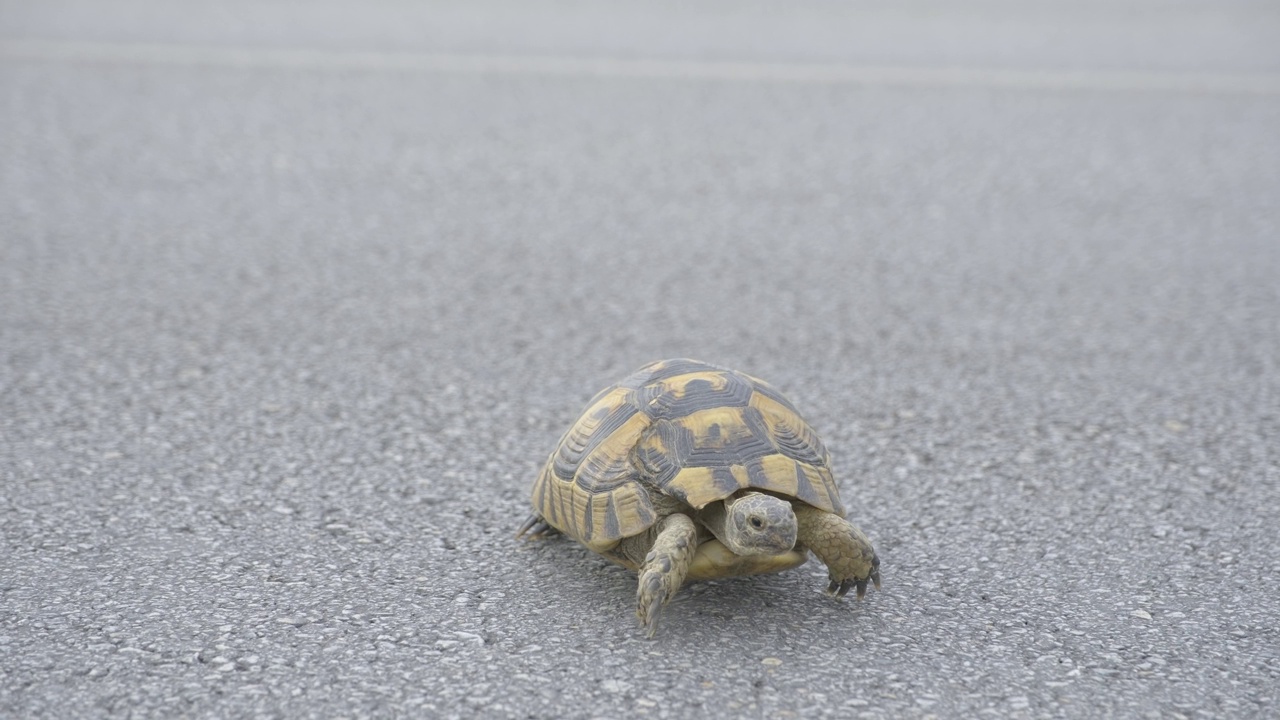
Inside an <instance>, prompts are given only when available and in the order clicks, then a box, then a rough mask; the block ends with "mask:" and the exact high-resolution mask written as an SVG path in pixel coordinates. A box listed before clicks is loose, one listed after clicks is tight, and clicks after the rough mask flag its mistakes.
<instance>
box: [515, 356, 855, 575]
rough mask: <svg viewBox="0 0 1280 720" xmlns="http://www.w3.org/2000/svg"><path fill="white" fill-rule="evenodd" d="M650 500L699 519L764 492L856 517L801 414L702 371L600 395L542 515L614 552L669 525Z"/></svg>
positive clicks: (548, 487)
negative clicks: (739, 497) (713, 507)
mask: <svg viewBox="0 0 1280 720" xmlns="http://www.w3.org/2000/svg"><path fill="white" fill-rule="evenodd" d="M648 488H656V489H657V490H659V491H661V492H664V493H666V494H668V495H670V496H672V497H675V498H678V499H680V500H681V501H683V502H685V503H688V504H689V505H691V506H693V507H694V508H701V507H703V506H705V505H706V504H707V503H710V502H715V501H716V500H723V499H724V498H726V497H728V496H729V495H732V494H733V493H735V492H737V491H738V490H741V489H744V488H756V489H760V490H769V491H772V492H776V493H780V494H782V495H786V496H791V497H795V498H797V499H799V500H802V501H804V502H806V503H808V504H810V505H813V506H814V507H816V508H819V509H821V510H825V511H827V512H833V513H835V514H837V515H840V516H843V515H844V507H843V506H842V505H841V503H840V497H839V495H838V493H837V489H836V484H835V481H834V479H833V478H832V476H831V470H830V461H829V458H828V455H827V450H826V448H825V447H823V445H822V441H821V440H820V439H819V438H818V435H817V433H815V432H814V431H813V429H812V428H811V427H809V424H808V423H806V422H805V421H804V419H803V418H801V417H800V415H799V413H797V412H796V409H795V407H794V406H793V405H792V404H791V403H790V402H789V401H788V400H787V399H786V398H785V397H783V396H782V394H781V393H779V392H778V391H777V390H776V389H774V388H773V387H772V386H770V385H768V384H766V383H764V382H762V381H760V380H757V379H755V378H753V377H751V376H749V375H745V374H743V373H739V372H735V371H733V370H726V369H724V368H718V367H715V366H713V365H708V364H706V363H701V362H698V361H696V360H685V359H680V360H663V361H661V362H656V363H653V364H651V365H647V366H645V367H643V368H641V369H640V370H639V371H637V372H635V373H633V374H632V375H630V376H628V377H627V378H626V379H624V380H623V381H622V382H620V383H618V384H617V385H614V386H612V387H609V388H606V389H604V390H603V391H601V392H600V393H599V394H597V395H596V396H595V398H593V399H592V400H591V402H590V403H589V404H588V405H587V408H586V410H585V411H583V413H582V416H581V417H580V418H578V421H577V422H575V423H574V424H573V427H571V428H570V429H569V431H568V432H567V433H565V435H564V437H563V438H561V440H560V444H559V445H558V446H557V448H556V451H555V452H554V453H552V454H551V457H550V458H548V460H547V464H546V466H545V467H544V468H543V470H542V473H541V474H540V475H539V476H538V479H537V481H536V482H535V483H534V488H533V504H534V508H535V510H536V511H537V512H538V514H539V515H541V516H542V517H543V518H544V519H545V520H546V522H547V523H549V524H550V525H551V526H552V527H555V528H556V529H558V530H560V531H561V532H563V533H565V534H566V535H569V536H570V537H573V538H574V539H576V540H578V541H579V542H581V543H583V544H584V545H587V546H588V547H590V548H592V549H594V550H597V551H601V552H603V551H605V550H608V549H609V548H611V547H612V546H613V545H615V544H616V543H617V542H618V541H619V540H620V539H622V538H624V537H630V536H633V535H638V534H639V533H641V532H644V531H645V530H646V529H648V528H649V527H650V526H651V525H653V523H654V522H656V521H657V519H658V511H657V510H656V509H655V507H654V504H653V502H652V500H651V498H650V495H649V493H650V492H651V491H650V490H649V489H648Z"/></svg>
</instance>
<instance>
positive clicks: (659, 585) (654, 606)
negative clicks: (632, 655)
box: [636, 513, 698, 637]
mask: <svg viewBox="0 0 1280 720" xmlns="http://www.w3.org/2000/svg"><path fill="white" fill-rule="evenodd" d="M656 529H657V537H656V538H655V539H654V541H653V546H652V548H650V550H649V552H648V553H647V554H646V555H645V557H644V564H643V565H642V566H641V568H640V585H639V588H638V589H637V590H636V616H637V617H638V618H640V624H641V625H643V626H644V629H645V634H646V635H647V636H648V637H653V634H654V633H655V632H657V630H658V614H659V613H660V612H661V610H662V607H663V606H664V605H666V604H667V603H668V602H671V598H673V597H675V594H676V591H677V590H679V589H680V586H681V585H682V584H684V579H685V576H686V575H687V574H688V573H689V563H690V562H691V561H692V560H693V556H694V553H695V552H697V550H698V527H697V526H696V525H694V523H693V520H691V519H690V518H689V516H687V515H682V514H679V513H676V514H674V515H668V516H667V517H666V518H664V519H663V520H662V521H661V522H659V523H658V525H657V527H656Z"/></svg>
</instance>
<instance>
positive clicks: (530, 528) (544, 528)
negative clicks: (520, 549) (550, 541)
mask: <svg viewBox="0 0 1280 720" xmlns="http://www.w3.org/2000/svg"><path fill="white" fill-rule="evenodd" d="M559 532H560V531H559V530H557V529H555V528H553V527H551V525H549V524H548V523H547V521H546V520H543V519H542V516H541V515H539V514H537V513H534V514H532V515H530V516H529V517H528V519H526V520H525V521H524V524H523V525H521V526H520V527H519V529H517V530H516V538H517V539H518V538H524V539H525V540H537V539H538V538H544V537H548V536H550V535H555V534H557V533H559Z"/></svg>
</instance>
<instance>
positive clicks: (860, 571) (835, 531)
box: [792, 502, 880, 600]
mask: <svg viewBox="0 0 1280 720" xmlns="http://www.w3.org/2000/svg"><path fill="white" fill-rule="evenodd" d="M792 505H793V506H794V507H795V511H796V522H797V524H798V528H797V531H796V539H797V545H805V546H807V547H808V548H809V549H810V550H812V551H813V554H814V555H817V556H818V559H819V560H821V561H822V562H823V563H825V564H826V566H827V576H828V578H830V580H831V585H830V586H828V587H827V592H828V593H830V594H832V595H835V596H836V597H844V596H845V593H847V592H849V590H850V589H851V588H854V587H857V588H858V593H857V594H858V599H859V600H861V599H862V596H863V595H866V594H867V581H868V580H870V581H871V582H872V583H874V584H875V586H876V589H877V590H879V589H880V558H878V557H876V551H875V548H873V547H871V541H870V540H868V539H867V536H866V535H863V534H862V531H861V530H859V529H858V528H856V527H854V525H853V523H851V522H849V521H848V520H845V519H844V518H842V517H840V516H839V515H835V514H833V513H829V512H826V511H824V510H819V509H818V508H816V507H813V506H812V505H806V504H805V503H801V502H795V503H792Z"/></svg>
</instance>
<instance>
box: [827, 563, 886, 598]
mask: <svg viewBox="0 0 1280 720" xmlns="http://www.w3.org/2000/svg"><path fill="white" fill-rule="evenodd" d="M868 584H871V585H874V586H875V588H876V590H879V589H880V558H878V557H877V558H872V559H871V572H870V573H868V574H867V576H866V577H864V578H852V577H850V578H842V579H836V578H834V577H833V578H831V584H829V585H827V594H828V595H834V596H836V597H838V598H842V597H844V596H845V595H848V594H849V591H850V590H855V589H856V592H854V596H855V597H857V598H858V599H859V600H861V599H862V598H864V597H866V596H867V585H868Z"/></svg>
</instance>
